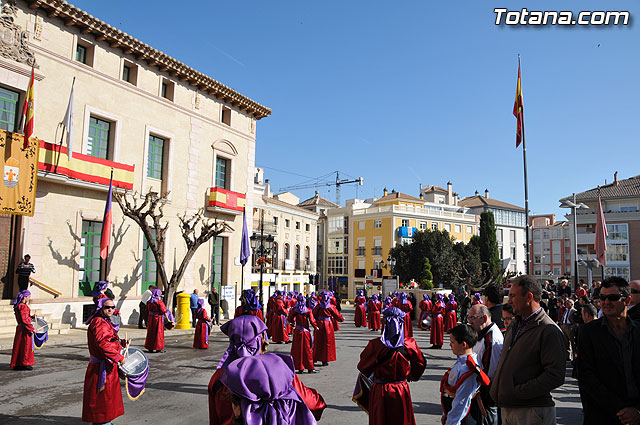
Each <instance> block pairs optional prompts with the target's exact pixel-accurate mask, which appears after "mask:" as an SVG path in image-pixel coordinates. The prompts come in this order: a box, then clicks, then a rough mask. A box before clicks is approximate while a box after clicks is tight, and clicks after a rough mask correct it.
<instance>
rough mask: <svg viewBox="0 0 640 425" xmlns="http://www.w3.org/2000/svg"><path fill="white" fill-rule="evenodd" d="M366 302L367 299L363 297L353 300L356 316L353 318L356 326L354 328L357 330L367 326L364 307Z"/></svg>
mask: <svg viewBox="0 0 640 425" xmlns="http://www.w3.org/2000/svg"><path fill="white" fill-rule="evenodd" d="M366 302H367V299H366V298H365V297H356V299H355V304H356V314H355V316H354V322H355V324H356V328H359V327H360V326H364V327H366V326H367V315H366V313H365V310H366V309H365V307H364V306H365V304H366Z"/></svg>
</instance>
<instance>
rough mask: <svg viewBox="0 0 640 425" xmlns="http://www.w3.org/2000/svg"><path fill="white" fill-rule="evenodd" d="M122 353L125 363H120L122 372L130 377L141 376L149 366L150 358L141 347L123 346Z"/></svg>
mask: <svg viewBox="0 0 640 425" xmlns="http://www.w3.org/2000/svg"><path fill="white" fill-rule="evenodd" d="M120 354H122V355H123V356H124V365H120V366H119V368H120V372H121V373H123V374H124V375H126V376H128V377H129V378H136V377H138V376H141V375H142V374H143V373H144V372H145V371H146V370H147V369H148V368H149V358H148V357H147V355H146V354H145V353H144V352H143V351H142V350H140V349H139V348H135V347H129V350H127V349H126V348H123V349H122V351H120Z"/></svg>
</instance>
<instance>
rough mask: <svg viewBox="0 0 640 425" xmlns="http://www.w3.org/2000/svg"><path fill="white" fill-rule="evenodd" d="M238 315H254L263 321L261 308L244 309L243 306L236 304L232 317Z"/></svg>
mask: <svg viewBox="0 0 640 425" xmlns="http://www.w3.org/2000/svg"><path fill="white" fill-rule="evenodd" d="M240 316H256V317H258V318H259V319H260V320H262V321H263V322H264V314H262V310H261V309H260V310H245V309H244V307H243V306H238V307H237V308H236V311H235V312H234V313H233V318H234V319H235V318H236V317H240Z"/></svg>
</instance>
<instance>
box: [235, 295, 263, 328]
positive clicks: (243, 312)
mask: <svg viewBox="0 0 640 425" xmlns="http://www.w3.org/2000/svg"><path fill="white" fill-rule="evenodd" d="M241 300H242V305H240V306H238V307H237V308H236V311H235V313H234V315H233V318H234V319H235V318H236V317H240V316H247V315H250V316H256V317H257V318H259V319H260V320H262V321H264V314H263V313H262V305H261V304H260V302H259V301H258V298H257V297H256V292H255V291H254V290H253V289H245V290H244V291H242V299H241Z"/></svg>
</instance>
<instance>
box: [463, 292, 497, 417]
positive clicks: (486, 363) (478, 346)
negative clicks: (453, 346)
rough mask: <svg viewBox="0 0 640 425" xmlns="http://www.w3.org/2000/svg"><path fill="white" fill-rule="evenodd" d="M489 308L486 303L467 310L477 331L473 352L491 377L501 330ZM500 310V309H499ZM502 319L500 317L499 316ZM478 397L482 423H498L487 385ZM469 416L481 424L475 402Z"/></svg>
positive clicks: (495, 364)
mask: <svg viewBox="0 0 640 425" xmlns="http://www.w3.org/2000/svg"><path fill="white" fill-rule="evenodd" d="M489 310H490V309H489V308H487V306H486V305H482V304H476V305H474V306H473V307H471V309H470V310H469V324H470V325H471V327H472V328H473V329H474V330H475V331H476V332H477V333H478V339H477V341H476V343H475V344H474V346H473V352H474V353H476V354H477V356H478V363H479V364H480V367H481V368H482V370H483V371H484V372H485V373H486V374H487V376H489V379H491V378H493V375H494V374H495V372H496V368H497V367H498V361H499V360H500V353H501V352H502V343H503V341H504V339H503V337H502V332H501V331H500V328H498V325H497V324H496V323H495V322H494V321H493V320H492V319H491V312H490V311H489ZM501 310H502V309H501ZM500 319H501V321H502V317H501V318H500ZM480 398H481V399H482V404H483V405H484V409H485V412H486V418H485V421H486V422H484V425H497V424H498V407H497V406H496V403H495V402H494V401H493V400H492V399H491V396H490V395H489V387H487V386H482V387H480ZM471 416H472V417H473V418H474V419H475V420H476V421H477V423H478V424H480V425H483V421H482V413H481V412H480V410H479V409H478V405H477V403H474V404H472V405H471Z"/></svg>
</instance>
